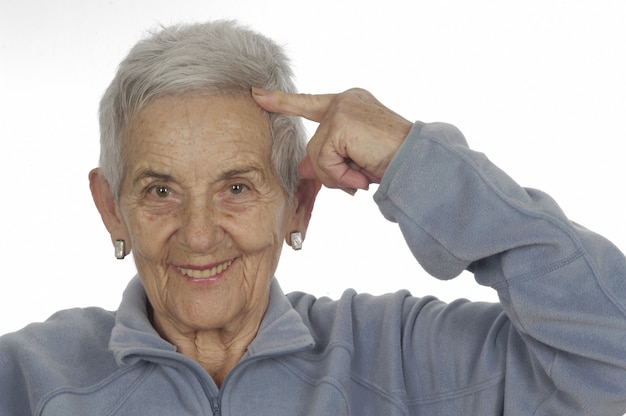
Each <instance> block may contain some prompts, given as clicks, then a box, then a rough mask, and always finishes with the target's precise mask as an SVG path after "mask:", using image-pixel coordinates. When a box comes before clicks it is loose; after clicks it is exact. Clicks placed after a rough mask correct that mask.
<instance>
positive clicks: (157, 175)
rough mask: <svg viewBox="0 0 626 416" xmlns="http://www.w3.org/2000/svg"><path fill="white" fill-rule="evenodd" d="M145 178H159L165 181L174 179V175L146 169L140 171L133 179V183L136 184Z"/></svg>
mask: <svg viewBox="0 0 626 416" xmlns="http://www.w3.org/2000/svg"><path fill="white" fill-rule="evenodd" d="M143 179H158V180H160V181H163V182H171V181H173V180H174V177H173V176H172V175H168V174H165V173H160V172H157V171H154V170H150V169H146V170H143V171H140V172H139V174H138V175H137V176H136V177H135V179H134V180H133V184H134V185H136V184H137V183H138V182H139V181H141V180H143Z"/></svg>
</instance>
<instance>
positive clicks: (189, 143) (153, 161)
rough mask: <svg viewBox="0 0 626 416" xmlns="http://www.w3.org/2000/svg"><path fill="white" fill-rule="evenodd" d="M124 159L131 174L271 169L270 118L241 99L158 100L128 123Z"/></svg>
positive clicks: (239, 97) (177, 98) (250, 102)
mask: <svg viewBox="0 0 626 416" xmlns="http://www.w3.org/2000/svg"><path fill="white" fill-rule="evenodd" d="M125 155H126V162H127V168H129V170H131V171H132V170H134V169H135V168H140V167H142V166H143V165H150V167H154V166H153V165H157V166H156V167H159V166H158V165H162V166H163V167H170V168H174V167H176V166H179V167H181V166H182V165H184V164H187V165H189V166H193V165H194V164H196V163H201V164H203V165H215V164H224V163H230V164H233V163H246V160H247V161H249V162H254V163H256V164H267V165H268V166H267V167H268V169H269V161H270V155H271V132H270V127H269V120H268V116H267V113H266V112H264V111H263V110H261V109H260V108H259V107H258V106H257V105H256V104H255V103H254V101H253V100H252V98H251V97H247V96H241V95H235V96H233V95H212V96H182V97H178V96H176V97H162V98H158V99H156V100H154V101H152V102H150V103H149V104H148V105H146V106H145V107H144V108H143V109H142V110H141V111H140V112H139V113H138V114H137V116H136V117H135V118H134V119H133V120H132V121H131V123H130V124H129V126H128V130H127V135H126V141H125ZM251 159H252V160H251ZM143 167H145V166H143Z"/></svg>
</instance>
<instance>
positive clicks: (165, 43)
mask: <svg viewBox="0 0 626 416" xmlns="http://www.w3.org/2000/svg"><path fill="white" fill-rule="evenodd" d="M292 77H293V73H292V70H291V67H290V63H289V60H288V58H287V56H286V55H285V53H284V51H283V48H282V47H281V46H279V45H277V44H276V43H275V42H274V41H272V40H270V39H268V38H267V37H265V36H263V35H261V34H259V33H256V32H254V31H252V30H250V29H248V28H246V27H243V26H240V25H238V24H237V23H235V22H232V21H215V22H207V23H201V24H187V25H176V26H171V27H164V28H161V30H159V31H158V32H155V33H152V34H151V35H150V36H149V37H147V38H146V39H143V40H141V41H139V42H138V43H137V44H136V45H135V46H134V47H133V48H132V49H131V51H130V52H129V54H128V56H127V57H126V58H125V59H124V60H123V61H122V62H121V64H120V66H119V68H118V71H117V74H116V75H115V78H114V79H113V81H112V82H111V85H110V86H109V87H108V88H107V90H106V92H105V94H104V96H103V97H102V100H101V101H100V168H101V170H102V173H103V175H104V177H105V178H106V179H107V181H108V182H109V184H110V186H111V189H112V191H113V194H114V195H115V198H116V200H117V199H119V194H120V191H121V186H122V181H123V178H124V174H125V169H126V166H125V158H124V135H125V133H126V129H127V126H128V124H129V123H130V122H131V120H132V119H133V117H134V116H136V115H137V114H138V113H139V112H140V111H141V110H142V109H143V108H144V107H145V106H146V105H147V104H148V103H149V102H150V101H151V100H154V99H155V98H158V97H164V96H168V95H185V94H190V95H191V94H197V93H201V94H216V95H217V94H242V93H245V94H250V89H251V87H252V86H256V87H261V88H266V89H277V90H281V91H285V92H296V89H295V86H294V84H293V80H292ZM270 128H271V131H272V149H271V150H272V159H271V163H272V168H273V169H274V173H275V174H276V177H277V179H278V181H279V183H280V185H281V186H282V188H283V190H284V191H285V193H286V194H287V196H288V197H289V198H291V197H292V196H293V195H294V194H295V191H296V189H297V186H298V182H299V175H298V163H299V161H300V160H301V159H302V158H303V157H304V154H305V151H306V150H305V149H306V135H305V130H304V126H303V124H302V121H301V120H300V119H299V118H297V117H292V116H286V115H280V114H270Z"/></svg>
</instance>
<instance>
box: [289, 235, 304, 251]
mask: <svg viewBox="0 0 626 416" xmlns="http://www.w3.org/2000/svg"><path fill="white" fill-rule="evenodd" d="M291 248H293V249H294V250H300V249H301V248H302V233H301V232H300V231H294V232H292V233H291Z"/></svg>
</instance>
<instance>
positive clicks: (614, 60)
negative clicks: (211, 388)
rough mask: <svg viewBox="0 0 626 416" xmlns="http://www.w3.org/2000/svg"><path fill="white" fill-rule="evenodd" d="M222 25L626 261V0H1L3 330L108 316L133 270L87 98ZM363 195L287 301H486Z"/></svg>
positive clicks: (325, 200) (291, 276)
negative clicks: (364, 92)
mask: <svg viewBox="0 0 626 416" xmlns="http://www.w3.org/2000/svg"><path fill="white" fill-rule="evenodd" d="M219 18H229V19H238V20H240V21H241V22H243V23H245V24H248V25H250V26H252V27H253V28H255V29H257V30H259V31H261V32H263V33H265V34H267V35H268V36H270V37H272V38H274V39H276V40H278V41H279V42H280V43H282V44H284V45H285V46H286V48H287V50H288V53H289V54H290V55H291V57H292V58H293V64H294V66H295V70H296V74H297V84H298V86H299V88H300V90H301V91H304V92H311V93H322V92H338V91H342V90H345V89H348V88H350V87H354V86H360V87H364V88H366V89H369V90H370V91H372V92H373V93H374V94H375V95H376V96H377V97H378V98H379V99H380V100H381V101H382V102H383V103H385V104H387V105H388V106H389V107H391V108H393V109H394V110H396V111H397V112H398V113H400V114H402V115H403V116H405V117H407V118H409V119H415V120H418V119H419V120H423V121H446V122H450V123H453V124H455V125H457V126H458V127H459V128H461V130H462V131H464V132H465V134H466V136H467V137H468V140H469V142H470V144H471V146H472V147H473V148H474V149H477V150H480V151H483V152H485V153H486V154H487V155H488V156H489V157H490V158H491V159H492V160H493V161H495V162H496V163H497V164H498V165H499V166H500V167H502V168H503V169H504V170H505V171H507V172H508V173H509V174H510V175H511V176H513V177H514V178H515V179H517V181H518V182H519V183H521V184H522V185H524V186H529V187H535V188H541V189H543V190H545V191H547V192H548V193H550V194H551V195H552V196H553V197H555V198H556V199H557V200H558V201H559V202H560V204H561V206H562V207H563V209H564V210H565V211H566V213H568V215H569V216H570V218H572V219H573V220H574V221H576V222H579V223H582V224H584V225H586V226H587V227H588V228H591V229H594V230H596V231H598V232H600V233H601V234H604V235H605V236H607V237H608V238H610V239H611V240H613V241H614V242H615V243H616V244H617V245H618V246H620V247H621V248H622V249H625V248H626V223H625V222H624V220H623V218H624V213H626V197H625V196H624V179H625V177H626V166H625V160H624V150H623V142H624V141H625V139H626V117H624V116H625V114H626V99H625V97H626V82H625V79H624V74H626V42H625V39H626V24H625V22H626V2H623V1H622V0H614V1H609V0H594V1H593V2H591V1H582V0H575V1H574V0H572V1H556V0H530V1H524V2H512V1H510V2H509V1H496V0H494V1H490V2H487V1H472V2H469V1H463V0H456V1H438V2H435V1H422V0H414V1H407V0H402V1H395V0H387V1H384V2H381V1H380V0H375V1H370V2H368V1H365V0H353V1H345V2H342V1H340V0H316V1H310V2H306V3H305V2H302V3H299V2H297V1H295V0H284V1H282V0H281V1H272V0H264V1H254V0H250V1H242V0H213V1H208V0H202V1H201V0H175V1H173V0H170V1H165V0H127V1H119V0H89V1H85V0H73V1H72V0H55V1H50V0H39V1H37V0H2V2H1V4H0V54H1V55H0V56H1V58H0V71H1V73H0V140H1V144H0V178H1V180H2V188H1V191H2V192H1V193H0V210H1V211H0V212H1V214H2V215H1V216H0V218H1V219H0V221H1V223H0V226H1V230H2V234H1V237H0V253H1V257H0V260H1V264H2V269H3V272H2V274H1V276H0V334H2V333H6V332H9V331H13V330H17V329H19V328H21V327H22V326H24V325H25V324H27V323H28V322H31V321H36V320H43V319H46V318H47V317H48V316H49V315H50V314H51V313H53V312H54V311H56V310H59V309H64V308H69V307H74V306H91V305H97V306H102V307H104V308H107V309H115V308H117V305H118V303H119V300H120V296H121V293H122V291H123V289H124V287H125V286H126V283H127V281H128V280H129V279H130V278H131V277H132V275H133V274H134V266H133V262H132V258H127V259H126V260H124V261H122V262H120V261H117V260H115V259H114V257H113V249H112V247H111V244H110V241H109V236H108V235H107V233H106V231H105V228H104V226H103V225H102V224H101V222H100V219H99V216H98V214H97V212H96V210H95V207H94V206H93V203H92V201H91V196H90V193H89V190H88V182H87V173H88V171H89V170H90V169H91V168H92V167H95V165H96V163H97V159H98V127H97V106H98V101H99V99H100V96H101V94H102V92H103V91H104V89H105V88H106V86H107V85H108V83H109V82H110V80H111V78H112V76H113V73H114V70H115V68H116V66H117V64H118V62H119V61H120V60H121V59H122V58H123V57H124V56H125V54H126V53H127V51H128V49H129V48H130V47H131V46H132V45H133V44H134V43H135V42H136V41H137V40H138V39H139V38H140V37H141V36H142V35H143V34H144V32H145V30H147V29H150V28H154V27H156V26H157V25H159V24H164V25H167V24H170V23H175V22H181V21H182V22H190V21H204V20H208V19H219ZM309 127H310V130H311V131H312V130H313V129H314V127H315V126H314V125H311V124H310V125H309ZM372 193H373V192H372V191H370V192H368V193H365V192H359V193H358V194H357V196H356V197H349V196H347V195H345V194H343V193H342V192H338V191H335V192H333V191H328V190H327V191H325V192H322V193H321V194H320V197H319V199H318V202H317V205H316V209H315V212H314V218H313V220H312V223H311V227H310V231H309V235H308V239H307V241H306V242H305V245H304V249H303V250H302V251H301V252H298V253H295V252H292V251H291V250H290V249H288V248H286V249H285V250H284V254H283V259H282V262H281V264H280V266H279V270H278V272H277V275H278V276H279V279H280V280H281V284H282V285H283V288H284V289H285V290H287V291H290V290H304V291H309V292H312V293H315V294H318V295H329V296H332V297H336V296H338V294H339V293H341V292H342V291H343V289H344V288H347V287H355V288H356V289H357V290H359V291H365V292H371V293H382V292H388V291H394V290H397V289H400V288H408V289H410V290H411V291H412V292H413V293H414V294H415V295H420V296H421V295H426V294H434V295H436V296H438V297H440V298H443V299H445V300H451V299H454V298H457V297H467V298H470V299H473V300H488V301H492V300H495V299H496V298H495V296H494V294H493V293H492V292H491V290H490V289H488V288H482V287H479V286H478V285H477V284H476V283H475V282H474V281H473V279H471V276H469V275H467V276H462V277H461V278H459V279H456V280H455V281H451V282H445V283H444V282H438V281H435V279H432V278H430V277H429V276H427V275H426V274H425V273H424V272H423V271H422V270H421V269H420V268H419V267H418V266H417V264H416V263H415V261H414V260H413V258H412V257H411V255H410V253H409V251H408V249H406V248H405V246H404V242H403V239H402V237H401V235H400V233H399V231H398V230H397V228H396V226H395V224H390V223H387V222H385V221H384V219H383V218H382V217H381V216H380V215H379V213H378V211H377V208H376V206H375V204H374V203H373V202H372V199H371V197H372Z"/></svg>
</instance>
